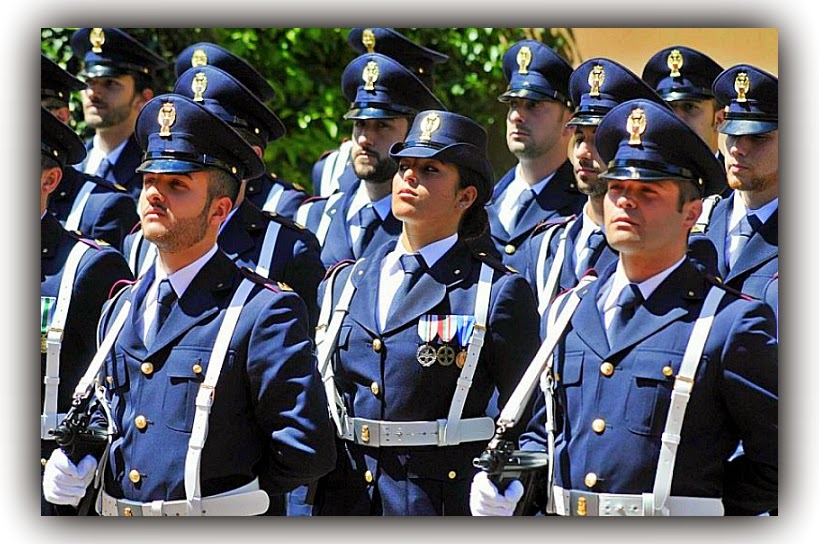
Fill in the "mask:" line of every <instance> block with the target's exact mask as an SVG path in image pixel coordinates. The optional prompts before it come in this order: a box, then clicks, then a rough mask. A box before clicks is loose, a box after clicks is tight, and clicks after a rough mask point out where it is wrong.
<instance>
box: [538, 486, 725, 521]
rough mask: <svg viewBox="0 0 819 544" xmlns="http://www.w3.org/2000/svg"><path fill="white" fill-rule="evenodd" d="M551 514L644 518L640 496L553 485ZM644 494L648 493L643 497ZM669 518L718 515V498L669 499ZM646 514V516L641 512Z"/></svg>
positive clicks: (723, 511)
mask: <svg viewBox="0 0 819 544" xmlns="http://www.w3.org/2000/svg"><path fill="white" fill-rule="evenodd" d="M553 489H554V503H555V513H556V514H558V515H560V516H645V515H651V513H650V510H651V509H650V508H648V509H647V508H645V507H644V506H643V504H644V497H643V495H626V494H619V493H588V492H585V491H574V490H569V489H563V488H561V487H558V486H554V488H553ZM646 495H648V494H646ZM666 506H667V507H668V509H669V515H671V516H722V515H724V514H725V509H724V507H723V506H722V500H721V499H714V498H707V497H669V498H668V501H667V503H666ZM647 511H649V513H648V514H646V513H645V512H647Z"/></svg>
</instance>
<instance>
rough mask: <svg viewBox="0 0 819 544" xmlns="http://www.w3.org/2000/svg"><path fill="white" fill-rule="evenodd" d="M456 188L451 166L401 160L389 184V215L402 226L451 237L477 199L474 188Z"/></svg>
mask: <svg viewBox="0 0 819 544" xmlns="http://www.w3.org/2000/svg"><path fill="white" fill-rule="evenodd" d="M459 184H460V177H459V174H458V168H457V166H456V165H455V164H453V163H447V162H440V161H437V160H435V159H418V158H405V157H402V158H401V159H400V161H399V163H398V173H396V174H395V178H394V179H393V182H392V213H393V215H395V217H396V218H397V219H399V220H401V221H402V222H404V223H405V224H409V225H422V226H423V228H425V229H429V230H431V231H435V232H441V233H445V234H447V235H448V234H454V233H455V232H457V230H458V225H459V224H460V220H461V217H462V216H463V214H464V213H465V212H466V210H467V209H468V208H469V206H470V205H471V204H472V203H473V202H474V200H475V197H476V195H477V190H476V189H475V187H472V186H470V187H467V188H465V189H459V188H458V185H459Z"/></svg>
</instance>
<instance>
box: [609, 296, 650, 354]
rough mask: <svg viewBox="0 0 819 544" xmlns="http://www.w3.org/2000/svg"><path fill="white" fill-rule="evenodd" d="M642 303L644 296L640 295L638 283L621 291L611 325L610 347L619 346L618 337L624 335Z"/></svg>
mask: <svg viewBox="0 0 819 544" xmlns="http://www.w3.org/2000/svg"><path fill="white" fill-rule="evenodd" d="M642 301H643V295H642V293H640V289H639V288H638V287H637V284H636V283H629V284H628V285H626V286H625V287H624V288H623V290H622V291H620V295H619V296H618V297H617V309H616V310H615V312H614V318H613V319H612V320H611V325H609V332H608V337H609V345H610V346H615V345H616V344H617V340H618V336H619V335H620V334H622V332H623V329H625V328H626V325H628V322H629V320H631V318H632V317H634V311H635V310H636V309H637V306H639V305H640V303H641V302H642Z"/></svg>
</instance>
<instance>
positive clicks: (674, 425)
mask: <svg viewBox="0 0 819 544" xmlns="http://www.w3.org/2000/svg"><path fill="white" fill-rule="evenodd" d="M723 295H725V291H724V290H723V289H720V288H718V287H712V288H711V290H710V291H708V296H706V297H705V302H704V303H703V305H702V310H701V311H700V315H699V317H698V318H697V321H696V323H694V330H693V331H692V332H691V337H690V338H689V340H688V346H687V347H686V348H685V355H683V360H682V364H681V365H680V372H679V373H678V374H677V376H676V378H675V379H674V389H673V390H672V392H671V404H670V405H669V407H668V418H667V419H666V422H665V430H664V432H663V436H662V442H661V446H660V458H659V461H658V462H657V474H656V476H655V477H654V490H653V492H652V493H643V507H644V508H643V509H644V512H645V515H647V516H650V515H655V516H667V515H668V508H667V507H666V506H665V503H666V500H667V499H668V497H669V495H670V494H671V480H672V478H673V475H674V463H675V461H676V458H677V447H678V446H679V445H680V431H681V430H682V425H683V419H684V418H685V411H686V408H687V407H688V399H689V398H691V390H692V389H693V388H694V377H695V376H696V374H697V367H699V364H700V360H701V359H702V352H703V351H704V350H705V342H706V340H708V334H709V333H710V332H711V325H713V323H714V316H715V314H716V313H717V307H718V306H719V303H720V301H721V300H722V297H723Z"/></svg>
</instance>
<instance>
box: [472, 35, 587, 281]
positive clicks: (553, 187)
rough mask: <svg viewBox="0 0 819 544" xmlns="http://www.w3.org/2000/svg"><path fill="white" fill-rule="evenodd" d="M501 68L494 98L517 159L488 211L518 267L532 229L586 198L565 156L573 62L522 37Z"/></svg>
mask: <svg viewBox="0 0 819 544" xmlns="http://www.w3.org/2000/svg"><path fill="white" fill-rule="evenodd" d="M503 72H504V75H505V76H506V79H507V80H508V81H509V86H508V89H507V90H506V92H504V93H503V94H502V95H501V96H500V97H499V98H498V100H500V101H501V102H505V103H507V104H509V112H508V113H507V115H506V144H507V146H508V147H509V151H510V152H512V154H514V155H515V156H516V157H517V159H518V164H517V166H515V167H514V168H513V169H512V170H510V171H509V172H507V174H506V175H505V176H504V177H503V178H501V179H500V181H498V183H497V184H496V185H495V189H494V194H493V196H492V202H490V204H489V206H488V207H487V210H488V212H489V221H490V231H491V235H492V239H493V241H494V243H495V247H496V249H497V250H498V251H499V252H500V254H501V255H502V256H503V259H504V263H506V264H507V265H510V266H512V267H514V268H516V269H518V270H523V267H524V266H525V258H524V257H523V255H522V254H521V252H520V246H521V245H524V244H525V243H526V241H527V239H528V238H529V236H530V235H531V234H532V231H533V230H534V228H535V227H536V226H537V225H538V224H539V223H541V222H542V221H547V220H549V219H551V218H556V217H560V216H569V215H571V214H574V213H578V212H579V211H580V210H581V208H582V207H583V203H584V201H585V198H584V195H583V194H582V193H580V192H579V191H577V189H576V187H575V183H574V177H573V176H572V165H571V162H569V159H568V155H567V152H568V145H569V139H570V138H571V135H572V131H571V130H570V129H569V128H567V127H566V123H567V122H568V121H569V119H570V118H571V115H572V103H571V100H570V99H569V77H570V76H571V73H572V67H571V66H570V65H569V63H568V62H566V61H565V60H564V59H563V58H561V57H560V56H559V55H558V54H557V53H555V52H554V51H552V49H550V48H549V47H548V46H546V45H544V44H543V43H541V42H538V41H535V40H522V41H519V42H517V43H516V44H514V45H513V46H512V47H511V48H510V49H509V50H508V51H507V52H506V53H505V54H504V56H503Z"/></svg>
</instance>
